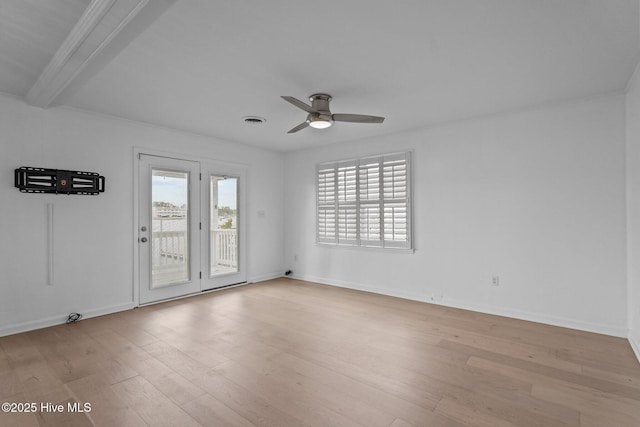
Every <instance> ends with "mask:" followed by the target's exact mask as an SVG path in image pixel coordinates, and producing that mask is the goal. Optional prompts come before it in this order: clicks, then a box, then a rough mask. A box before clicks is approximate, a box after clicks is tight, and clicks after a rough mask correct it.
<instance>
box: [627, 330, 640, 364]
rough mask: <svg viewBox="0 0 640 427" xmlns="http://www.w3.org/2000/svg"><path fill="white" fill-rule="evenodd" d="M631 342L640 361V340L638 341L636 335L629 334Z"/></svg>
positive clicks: (639, 361)
mask: <svg viewBox="0 0 640 427" xmlns="http://www.w3.org/2000/svg"><path fill="white" fill-rule="evenodd" d="M628 340H629V344H631V349H632V350H633V352H634V353H635V354H636V358H637V359H638V363H640V342H638V341H637V340H636V339H635V338H634V337H632V336H631V335H629V338H628Z"/></svg>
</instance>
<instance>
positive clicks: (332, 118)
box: [281, 93, 384, 133]
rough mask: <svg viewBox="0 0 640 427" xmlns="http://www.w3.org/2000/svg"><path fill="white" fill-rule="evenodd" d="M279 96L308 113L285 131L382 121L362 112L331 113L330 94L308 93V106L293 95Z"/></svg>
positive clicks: (382, 118)
mask: <svg viewBox="0 0 640 427" xmlns="http://www.w3.org/2000/svg"><path fill="white" fill-rule="evenodd" d="M281 98H282V99H284V100H285V101H289V102H290V103H292V104H293V105H295V106H296V107H298V108H301V109H303V110H304V111H306V112H307V113H309V115H308V116H307V120H306V121H304V122H302V123H300V124H299V125H298V126H296V127H294V128H293V129H291V130H290V131H289V132H287V133H294V132H298V131H299V130H302V129H304V128H306V127H307V126H311V127H312V128H316V129H325V128H328V127H329V126H331V125H332V124H333V122H351V123H382V122H383V121H384V117H377V116H366V115H363V114H331V111H330V110H329V101H331V95H327V94H326V93H314V94H313V95H310V96H309V101H311V105H310V106H309V105H307V104H305V103H304V102H302V101H300V100H299V99H296V98H294V97H293V96H282V97H281Z"/></svg>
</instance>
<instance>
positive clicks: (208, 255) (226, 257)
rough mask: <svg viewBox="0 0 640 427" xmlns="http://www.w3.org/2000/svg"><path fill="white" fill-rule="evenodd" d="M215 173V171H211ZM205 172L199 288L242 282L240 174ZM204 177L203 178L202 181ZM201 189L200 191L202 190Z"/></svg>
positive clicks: (243, 278) (242, 219)
mask: <svg viewBox="0 0 640 427" xmlns="http://www.w3.org/2000/svg"><path fill="white" fill-rule="evenodd" d="M212 170H213V171H215V169H212ZM213 171H209V172H208V173H207V174H206V175H205V174H203V178H202V180H203V181H202V183H203V187H204V186H206V187H207V189H206V192H207V197H206V198H205V199H204V200H207V207H206V212H203V217H205V218H207V221H206V222H207V225H206V227H203V228H206V240H207V241H208V244H207V247H206V249H205V250H204V251H203V252H204V253H203V261H202V263H203V266H206V267H204V268H206V272H207V273H206V277H205V276H204V271H205V270H204V269H203V289H214V288H219V287H223V286H229V285H234V284H238V283H243V282H246V273H245V266H244V250H245V248H244V225H243V224H244V203H243V200H244V198H243V195H244V194H243V189H242V186H243V184H244V182H243V179H242V176H240V175H241V174H239V173H238V171H235V173H233V174H232V173H229V174H223V173H219V172H213ZM205 177H206V178H205ZM203 190H204V188H203Z"/></svg>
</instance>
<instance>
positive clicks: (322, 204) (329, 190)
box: [316, 164, 338, 243]
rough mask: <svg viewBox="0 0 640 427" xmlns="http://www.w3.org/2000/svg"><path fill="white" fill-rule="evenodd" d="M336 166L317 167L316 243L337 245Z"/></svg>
mask: <svg viewBox="0 0 640 427" xmlns="http://www.w3.org/2000/svg"><path fill="white" fill-rule="evenodd" d="M336 183H337V180H336V166H335V164H327V165H320V166H319V167H318V182H317V185H318V187H317V189H318V200H317V204H318V218H317V235H316V239H317V241H318V242H324V243H337V242H338V240H337V234H336V219H337V212H336V201H337V196H336Z"/></svg>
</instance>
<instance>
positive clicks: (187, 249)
mask: <svg viewBox="0 0 640 427" xmlns="http://www.w3.org/2000/svg"><path fill="white" fill-rule="evenodd" d="M217 168H218V169H221V170H225V169H224V168H221V166H218V167H217ZM226 169H229V168H228V167H227V168H226ZM203 170H204V171H205V173H203ZM214 170H216V166H215V165H209V164H204V163H202V162H197V161H191V160H182V159H174V158H168V157H160V156H152V155H147V154H140V155H139V177H138V186H139V191H138V194H139V198H140V200H139V215H138V245H139V251H138V254H139V273H140V274H139V302H140V304H146V303H151V302H156V301H161V300H166V299H171V298H176V297H181V296H185V295H190V294H194V293H198V292H201V291H204V290H209V289H215V288H219V287H223V286H229V285H233V284H238V283H243V282H245V281H246V273H245V271H244V270H245V269H244V265H243V261H244V256H243V254H244V244H243V241H242V237H243V233H242V226H241V213H242V205H243V203H242V200H243V199H242V198H241V197H240V196H241V195H242V192H241V189H240V184H241V182H242V181H243V180H242V179H241V175H242V173H239V171H237V170H236V171H233V170H231V171H230V173H229V174H221V173H214V172H213V171H214ZM233 172H235V174H234V173H233ZM240 172H241V171H240ZM204 218H206V219H207V220H206V221H203V219H204Z"/></svg>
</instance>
